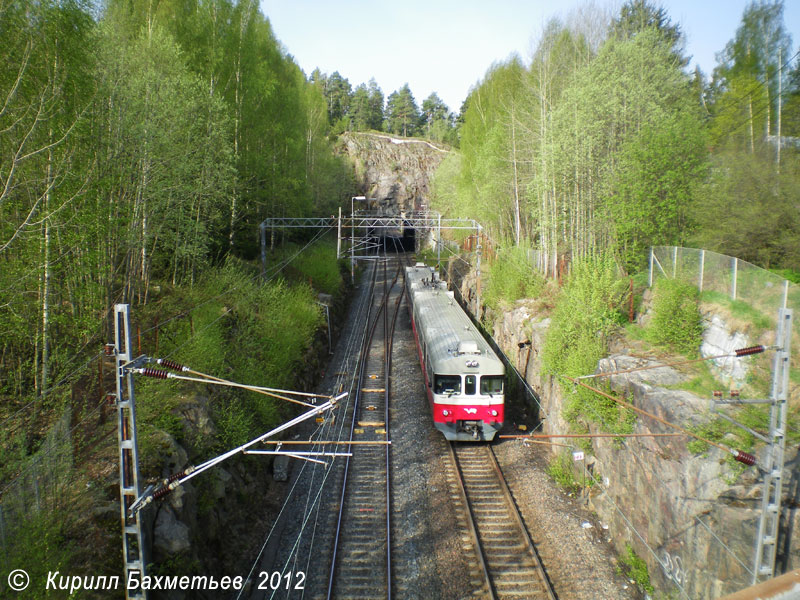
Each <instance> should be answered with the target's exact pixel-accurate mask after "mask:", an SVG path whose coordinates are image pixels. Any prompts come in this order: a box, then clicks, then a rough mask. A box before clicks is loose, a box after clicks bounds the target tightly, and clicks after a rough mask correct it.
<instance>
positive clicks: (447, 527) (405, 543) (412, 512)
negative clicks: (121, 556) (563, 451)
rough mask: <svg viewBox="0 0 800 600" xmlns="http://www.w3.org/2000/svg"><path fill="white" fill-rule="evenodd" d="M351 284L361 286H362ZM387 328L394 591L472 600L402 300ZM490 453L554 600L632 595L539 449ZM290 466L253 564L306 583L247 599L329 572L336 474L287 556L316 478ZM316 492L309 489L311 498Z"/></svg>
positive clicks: (319, 590) (471, 578)
mask: <svg viewBox="0 0 800 600" xmlns="http://www.w3.org/2000/svg"><path fill="white" fill-rule="evenodd" d="M357 291H358V292H361V293H363V290H361V289H359V290H357ZM404 303H405V300H404ZM354 304H357V301H355V300H354ZM348 315H349V320H348V323H346V324H345V328H344V330H343V335H342V337H341V340H340V344H339V346H341V345H342V343H344V342H345V341H346V337H347V334H348V332H351V331H353V330H354V329H357V324H356V323H354V322H353V320H354V311H353V310H351V311H349V313H348ZM395 336H396V337H395V341H394V353H393V375H392V384H391V385H392V396H391V403H392V404H391V408H390V411H391V413H390V434H391V439H392V453H391V470H392V488H393V493H392V494H393V504H392V524H393V532H392V536H393V540H392V548H393V553H392V556H393V567H392V568H393V586H392V587H393V595H394V597H395V598H399V599H401V600H402V599H406V598H408V599H421V600H461V599H467V598H478V597H481V594H480V593H478V592H477V590H478V589H479V586H478V585H477V584H476V582H477V581H478V577H477V576H478V574H477V573H476V563H475V552H474V550H473V549H471V546H470V544H469V543H468V542H467V541H465V540H464V539H463V538H462V531H461V527H460V526H459V525H458V523H459V520H460V517H459V513H458V510H459V509H457V507H456V506H455V504H454V500H453V498H452V496H451V493H450V489H449V487H448V483H447V479H446V476H445V471H446V470H447V469H449V468H450V464H449V456H448V448H447V442H446V441H445V440H444V437H443V436H442V435H441V434H440V433H439V432H437V431H436V430H435V428H434V427H433V424H432V421H431V416H430V409H429V407H428V405H427V398H426V396H425V388H424V384H423V382H422V374H421V371H420V368H419V363H418V361H417V356H416V347H415V344H414V339H413V333H412V331H411V325H410V320H409V317H408V312H407V310H406V308H405V306H403V307H402V308H401V314H400V315H399V317H398V322H397V328H396V332H395ZM344 358H345V357H344V355H343V352H342V348H341V347H337V350H336V355H335V356H334V357H333V361H332V363H331V366H330V367H329V368H328V373H329V374H330V376H329V377H327V378H326V381H325V382H324V383H323V384H322V386H321V388H320V389H324V390H326V389H330V386H331V385H332V381H333V378H334V377H333V376H334V374H335V373H336V372H342V371H346V370H347V369H348V366H349V365H346V364H345V363H344V362H343V359H344ZM326 386H327V387H326ZM309 427H311V425H309ZM495 453H496V456H497V459H498V462H499V463H500V466H501V468H502V470H503V473H504V474H505V476H506V478H507V480H508V485H509V487H510V489H511V491H512V494H513V495H514V498H515V500H516V502H517V505H518V506H519V508H520V510H521V512H522V515H523V518H524V519H525V522H526V524H527V525H528V527H529V530H530V533H531V537H532V538H533V541H534V543H535V544H536V545H537V547H538V549H539V552H540V554H541V555H542V560H543V562H544V563H545V568H546V569H547V571H548V574H549V576H550V578H551V581H552V582H553V584H554V587H555V590H556V593H557V594H558V597H559V598H560V600H573V599H574V600H614V599H620V600H628V599H631V600H633V599H636V598H639V597H640V596H639V595H638V592H637V591H636V590H635V589H634V586H632V585H631V584H630V583H629V582H627V581H626V580H625V579H624V578H622V577H620V576H619V575H617V574H616V573H615V557H614V555H613V553H612V551H611V550H610V545H609V544H608V543H607V542H606V541H605V539H604V538H605V535H604V534H605V533H606V532H604V531H603V530H602V528H601V526H600V524H599V523H597V522H594V521H593V520H592V518H591V515H590V514H589V513H588V511H586V510H585V509H584V508H583V506H582V505H581V503H580V502H579V501H578V500H577V499H574V498H570V497H568V496H567V495H566V494H565V493H564V492H563V491H562V490H561V489H560V488H558V487H557V486H556V485H555V484H554V483H553V482H552V481H551V480H550V478H549V477H548V476H547V474H546V473H545V467H546V460H545V457H544V451H543V450H541V449H540V448H536V447H533V448H526V447H523V445H522V444H521V443H520V442H518V441H504V442H501V443H496V444H495ZM293 466H294V469H293V471H294V473H293V476H292V478H291V481H290V483H289V485H288V486H286V491H288V489H290V487H291V485H292V484H293V483H294V482H295V481H297V483H298V489H297V490H295V495H294V498H293V499H292V500H291V501H290V503H291V504H290V507H289V510H287V511H286V512H285V514H284V517H285V518H284V521H285V522H284V523H283V524H282V525H281V526H280V527H279V528H278V531H276V532H275V536H274V537H275V539H274V540H273V541H272V543H270V544H269V547H268V548H267V550H266V553H265V556H263V558H262V561H260V564H259V569H267V570H271V569H274V568H278V569H280V568H281V566H282V565H283V564H286V561H287V559H288V560H289V562H290V563H291V564H292V565H297V566H296V567H294V568H298V567H300V566H302V567H303V568H306V567H307V568H308V570H309V573H308V585H307V586H306V589H305V591H304V593H302V594H300V593H294V592H289V593H286V592H283V593H280V594H276V595H272V594H264V592H260V593H259V592H257V591H255V590H253V591H254V592H255V593H253V594H252V596H249V597H251V598H265V597H266V598H269V597H273V598H301V597H302V598H324V597H325V589H323V588H326V587H327V586H326V583H327V572H328V570H329V560H326V556H329V555H330V551H331V546H332V533H331V529H332V527H334V525H333V523H332V518H331V513H332V511H333V510H334V508H335V507H336V506H338V497H337V493H338V489H337V486H338V483H336V481H337V480H338V479H339V477H338V476H333V477H331V478H330V481H329V485H326V486H325V488H326V489H325V490H323V493H322V496H323V498H322V501H321V503H320V506H321V509H320V513H319V514H318V515H315V516H313V517H312V518H311V521H312V522H315V523H317V525H316V526H315V527H313V529H315V530H316V533H315V534H314V535H313V545H312V543H311V539H310V538H311V537H312V536H309V535H307V534H308V530H309V528H310V527H307V528H306V535H304V536H303V538H302V539H301V541H300V542H299V545H297V546H296V551H295V553H294V557H295V558H293V559H289V557H288V555H287V553H288V554H292V553H291V549H292V547H293V546H294V545H295V541H296V539H297V537H296V536H297V535H298V533H299V530H300V529H301V528H302V524H301V521H302V520H303V518H304V514H303V513H304V511H303V509H302V507H303V506H304V505H305V504H306V502H307V501H308V500H309V499H310V498H309V496H308V486H309V485H311V487H312V488H316V489H318V483H313V482H312V478H311V477H310V476H311V472H312V471H313V470H312V469H305V470H303V471H304V473H303V475H302V476H300V477H299V480H298V477H297V476H298V475H299V470H300V469H299V467H300V466H301V465H300V464H299V463H298V464H295V465H293ZM321 475H322V473H321V472H318V473H317V475H316V476H314V477H313V479H315V480H316V481H317V482H318V481H319V477H320V476H321ZM332 475H333V473H332ZM315 493H316V492H312V497H313V495H314V494H315ZM291 508H294V509H295V510H291ZM584 522H590V523H592V527H591V528H588V529H585V528H584V527H582V524H583V523H584ZM308 525H309V526H311V525H312V523H309V524H308ZM376 533H378V532H376ZM289 568H290V569H291V568H293V567H289ZM257 572H258V570H257ZM375 592H376V593H375V597H384V596H383V593H382V592H381V591H380V590H376V591H375Z"/></svg>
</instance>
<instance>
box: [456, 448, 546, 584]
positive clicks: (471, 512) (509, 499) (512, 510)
mask: <svg viewBox="0 0 800 600" xmlns="http://www.w3.org/2000/svg"><path fill="white" fill-rule="evenodd" d="M455 447H456V442H450V444H449V448H450V455H451V458H452V460H453V465H454V467H455V469H454V470H455V474H456V480H457V481H458V485H459V490H460V495H461V500H462V502H463V503H464V506H465V507H466V509H467V510H466V517H467V522H468V527H469V530H470V534H471V537H472V539H473V542H474V543H475V548H476V550H477V555H478V559H479V563H480V566H481V570H482V571H483V574H484V577H485V580H486V585H487V587H488V589H489V597H490V598H491V599H492V600H496V599H497V598H500V597H502V596H503V594H501V593H500V592H499V591H498V589H497V580H496V578H495V577H494V576H493V575H492V567H491V565H490V559H489V557H488V556H487V552H488V550H487V548H486V547H485V545H484V543H483V542H482V541H481V532H480V530H479V525H478V522H477V521H478V519H477V517H476V508H477V507H476V504H475V500H474V499H473V500H470V496H469V493H468V492H467V486H466V484H465V482H464V475H463V467H462V462H464V461H463V460H462V459H460V458H459V457H458V453H457V452H456V449H455ZM484 449H485V451H486V457H487V458H488V460H489V462H490V464H491V470H492V472H493V473H494V477H495V480H496V483H497V485H498V487H499V488H500V490H501V494H502V500H503V501H504V504H505V507H506V516H508V517H509V519H510V520H511V521H512V522H513V523H514V524H515V525H516V526H517V528H518V529H519V531H520V533H521V541H522V545H523V546H524V547H525V549H526V550H527V551H528V552H529V553H530V556H531V559H532V561H533V565H534V569H535V570H536V571H537V572H538V574H539V581H540V582H541V584H542V587H543V588H544V591H545V594H546V596H547V598H548V599H549V600H558V597H557V596H556V593H555V590H554V589H553V585H552V582H551V581H550V579H549V577H548V576H547V571H546V570H545V568H544V564H543V562H542V559H541V556H540V555H539V552H538V551H537V549H536V546H535V544H534V543H533V540H532V539H531V537H530V534H529V533H528V529H527V527H525V522H524V521H523V519H522V515H520V512H519V508H518V507H517V504H516V502H515V501H514V498H513V496H512V495H511V491H510V489H509V488H508V484H507V483H506V480H505V476H504V475H503V472H502V470H501V469H500V465H499V464H498V462H497V458H496V457H495V455H494V451H493V450H492V448H491V446H489V445H485V446H484ZM512 595H515V596H516V595H518V594H516V593H514V594H512Z"/></svg>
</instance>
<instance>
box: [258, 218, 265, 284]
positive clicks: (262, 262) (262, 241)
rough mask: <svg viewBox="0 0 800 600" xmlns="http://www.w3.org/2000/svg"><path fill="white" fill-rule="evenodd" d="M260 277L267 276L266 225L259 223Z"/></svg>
mask: <svg viewBox="0 0 800 600" xmlns="http://www.w3.org/2000/svg"><path fill="white" fill-rule="evenodd" d="M259 229H260V230H261V277H262V278H263V277H266V276H267V225H266V224H265V223H261V225H260V226H259Z"/></svg>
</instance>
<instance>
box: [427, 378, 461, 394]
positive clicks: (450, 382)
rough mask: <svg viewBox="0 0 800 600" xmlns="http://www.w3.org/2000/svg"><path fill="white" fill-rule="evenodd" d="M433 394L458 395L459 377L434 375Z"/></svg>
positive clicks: (459, 389)
mask: <svg viewBox="0 0 800 600" xmlns="http://www.w3.org/2000/svg"><path fill="white" fill-rule="evenodd" d="M433 393H434V394H449V395H453V394H460V393H461V375H436V376H434V386H433Z"/></svg>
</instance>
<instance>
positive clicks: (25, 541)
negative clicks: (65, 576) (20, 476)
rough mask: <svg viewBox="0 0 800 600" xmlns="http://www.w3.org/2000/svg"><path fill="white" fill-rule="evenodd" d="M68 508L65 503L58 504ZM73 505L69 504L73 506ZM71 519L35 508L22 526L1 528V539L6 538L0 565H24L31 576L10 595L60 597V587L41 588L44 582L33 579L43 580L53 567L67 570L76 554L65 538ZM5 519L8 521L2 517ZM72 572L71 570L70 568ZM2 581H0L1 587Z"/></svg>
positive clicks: (29, 598) (10, 567)
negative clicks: (23, 589) (29, 583)
mask: <svg viewBox="0 0 800 600" xmlns="http://www.w3.org/2000/svg"><path fill="white" fill-rule="evenodd" d="M62 508H63V510H70V508H69V507H62ZM74 508H75V507H72V510H74ZM72 521H73V519H70V518H64V515H63V514H60V513H58V512H55V511H50V510H36V511H33V513H32V514H31V515H29V516H28V518H27V519H26V522H25V524H24V526H21V527H17V528H15V529H14V530H13V531H6V532H4V536H5V541H10V543H9V544H8V545H6V543H5V541H4V544H3V549H4V552H5V555H0V565H2V566H4V567H6V568H4V569H3V570H4V572H9V573H10V572H11V571H12V570H14V569H17V568H24V569H25V571H26V572H27V573H28V575H29V576H30V578H31V582H32V583H31V585H30V587H29V588H28V589H26V590H25V591H23V592H20V593H15V594H14V598H22V599H26V600H35V599H39V598H63V597H64V596H63V592H61V591H57V590H56V591H53V590H50V591H45V590H44V587H45V586H44V585H36V583H37V582H44V581H46V580H47V577H48V574H49V573H50V572H54V571H61V572H62V573H63V572H64V571H65V570H69V569H70V567H71V565H72V563H71V561H72V560H73V559H74V557H75V555H76V548H75V547H74V544H72V543H71V542H70V541H69V537H68V534H69V525H68V524H69V523H71V522H72ZM6 522H8V521H6ZM70 572H74V571H70ZM5 585H6V583H5V582H3V586H4V587H5Z"/></svg>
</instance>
